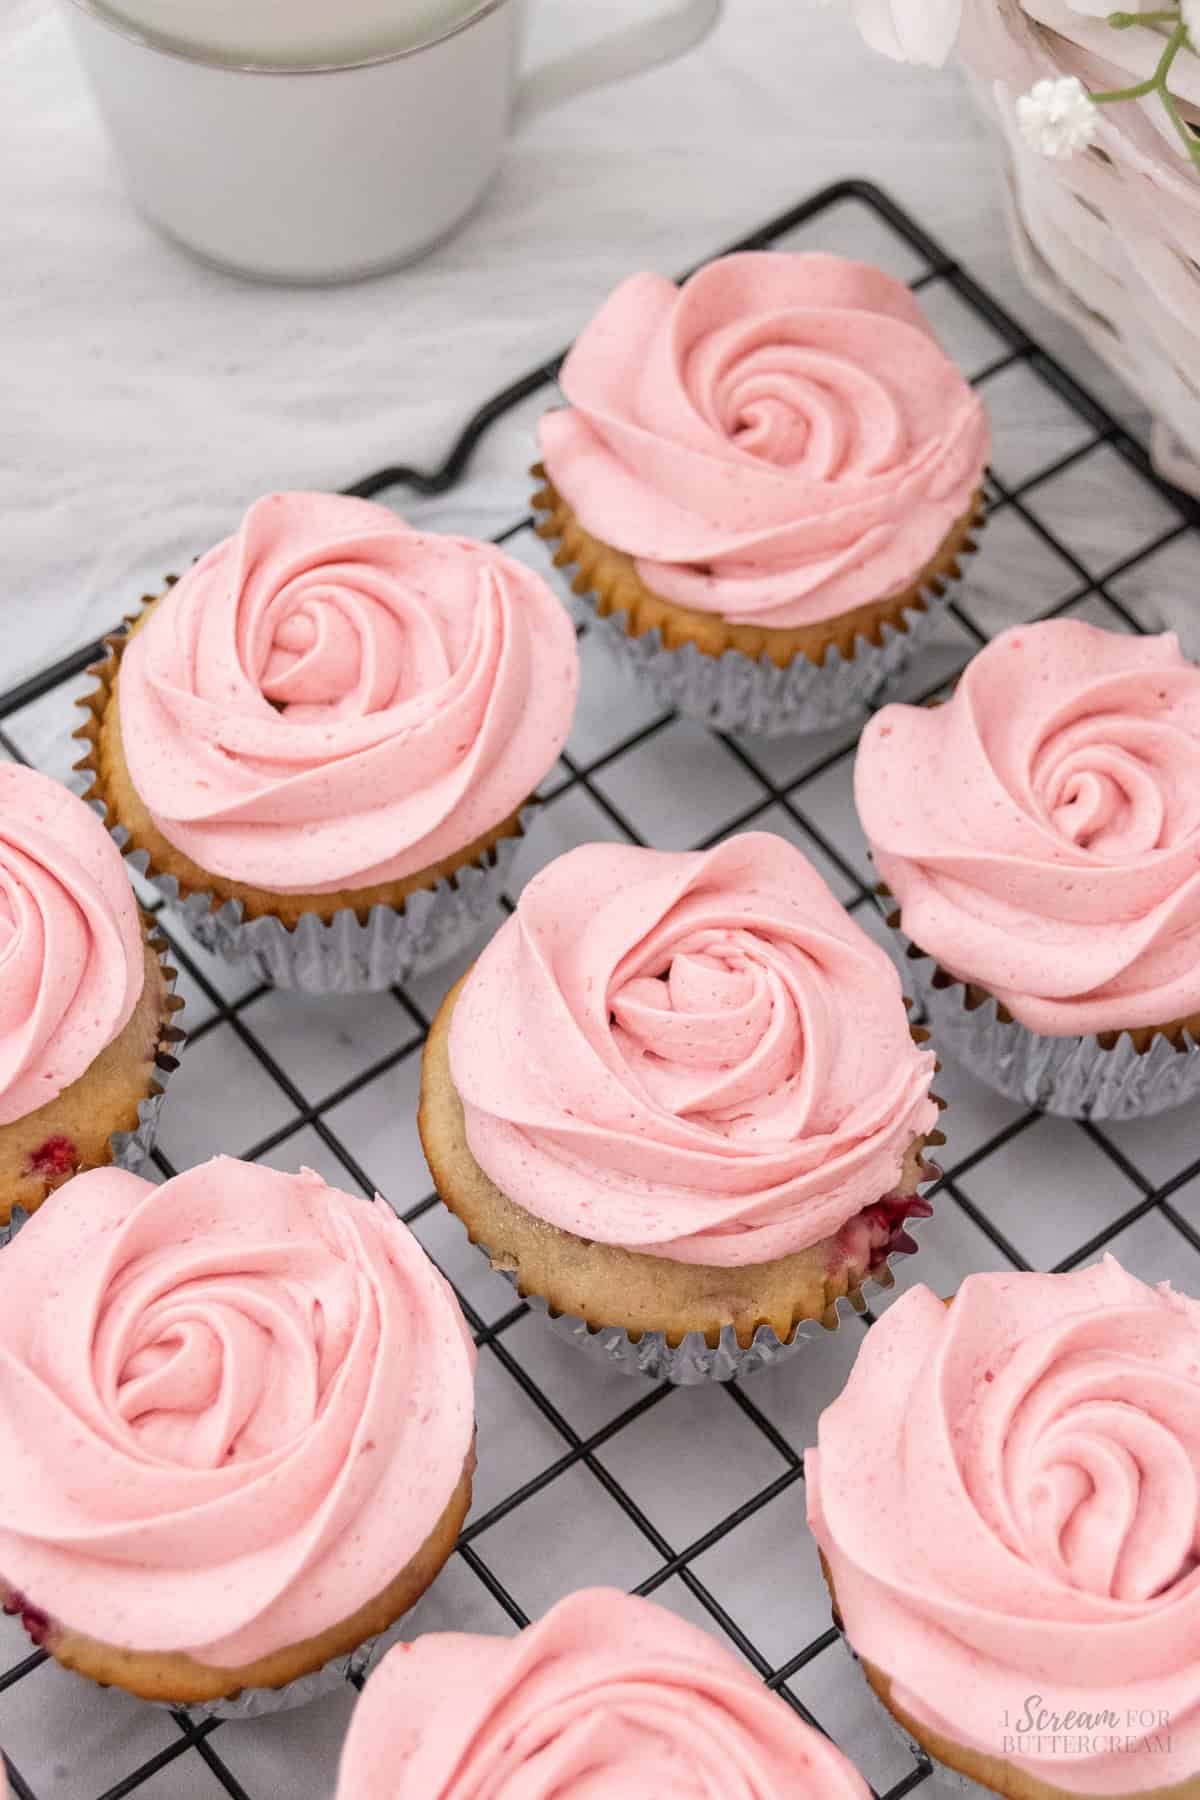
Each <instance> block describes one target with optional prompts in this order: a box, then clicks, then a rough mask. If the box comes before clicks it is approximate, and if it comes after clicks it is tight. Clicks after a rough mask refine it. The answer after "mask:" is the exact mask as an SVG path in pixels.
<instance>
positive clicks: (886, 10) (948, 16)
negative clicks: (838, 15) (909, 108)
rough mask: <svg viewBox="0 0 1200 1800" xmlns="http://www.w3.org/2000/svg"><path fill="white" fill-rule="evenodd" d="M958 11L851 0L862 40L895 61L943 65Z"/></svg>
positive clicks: (943, 1) (945, 2)
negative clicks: (852, 0)
mask: <svg viewBox="0 0 1200 1800" xmlns="http://www.w3.org/2000/svg"><path fill="white" fill-rule="evenodd" d="M1193 3H1194V4H1195V3H1200V0H1193ZM962 10H963V0H854V16H855V18H856V19H857V21H858V29H859V30H860V31H861V32H862V35H863V37H864V38H865V39H866V40H867V42H868V44H870V46H871V48H872V49H873V50H882V51H883V53H884V55H885V56H890V57H892V58H893V59H894V60H895V61H896V62H909V63H932V64H935V65H938V64H941V63H944V62H945V60H946V58H947V57H948V56H949V54H950V52H951V50H952V49H953V48H954V41H955V39H956V38H957V36H958V28H959V26H960V25H961V23H962Z"/></svg>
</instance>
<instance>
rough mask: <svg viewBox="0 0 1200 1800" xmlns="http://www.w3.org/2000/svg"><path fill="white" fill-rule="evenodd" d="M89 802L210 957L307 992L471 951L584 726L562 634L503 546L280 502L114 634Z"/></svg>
mask: <svg viewBox="0 0 1200 1800" xmlns="http://www.w3.org/2000/svg"><path fill="white" fill-rule="evenodd" d="M98 673H99V676H100V686H99V688H98V690H97V692H96V693H95V694H94V695H93V696H92V697H91V699H90V700H89V701H88V702H87V703H86V704H87V705H88V707H89V710H90V713H91V717H90V719H89V721H88V723H87V725H86V726H85V727H84V728H83V730H82V731H81V733H80V735H81V736H82V737H85V738H86V739H87V740H88V741H89V744H90V746H91V748H90V751H89V754H88V755H87V757H86V758H85V759H84V762H83V763H82V764H81V765H80V766H81V767H84V768H87V769H89V770H91V772H92V776H93V786H92V789H91V794H90V796H89V797H90V798H95V799H97V800H100V801H102V802H103V803H104V806H105V808H106V810H107V817H108V823H109V826H110V827H111V829H112V830H113V831H114V833H115V834H119V838H120V841H121V842H122V843H123V844H124V845H125V847H126V850H127V852H128V853H130V854H131V855H132V856H133V857H135V858H136V859H137V864H138V866H139V867H141V868H143V869H145V870H146V871H147V872H148V873H149V875H150V878H151V879H152V880H153V881H154V882H155V883H156V885H158V886H159V887H160V888H161V889H162V891H163V892H164V893H166V894H167V895H168V897H169V898H171V899H174V900H177V901H178V902H180V903H181V905H182V907H183V911H184V915H185V917H186V919H187V921H188V924H189V925H190V927H191V929H192V930H193V931H194V932H195V934H196V936H197V937H198V938H199V939H200V940H201V942H202V943H204V944H205V945H206V946H207V947H208V948H210V949H214V950H216V951H218V952H220V953H222V954H224V955H227V956H231V957H235V958H244V959H246V960H248V961H249V962H250V963H251V964H252V966H253V967H254V969H255V972H256V973H257V974H258V975H259V976H260V977H261V978H262V979H263V980H266V981H272V982H275V983H277V984H278V985H280V986H283V987H297V988H302V989H304V990H305V991H307V992H310V993H319V992H336V993H349V992H359V991H363V990H366V989H373V988H382V987H387V986H389V985H391V984H392V983H393V982H395V981H398V980H400V979H402V978H403V977H404V976H405V975H407V974H408V973H409V972H411V971H412V970H413V969H414V968H416V967H425V966H427V965H428V964H430V963H432V962H435V961H437V960H439V959H440V958H442V957H445V956H447V955H450V954H453V952H454V951H455V950H456V949H458V948H460V947H461V945H462V944H463V943H464V942H469V941H470V939H471V938H472V937H474V936H475V935H477V933H478V931H479V930H480V927H481V924H482V921H483V920H484V919H485V917H486V916H487V915H488V913H489V912H490V910H491V908H492V905H493V903H494V901H495V899H496V898H497V896H498V894H499V890H500V888H501V886H502V885H503V881H504V877H505V875H506V873H507V870H508V867H509V865H510V863H511V860H512V857H513V855H514V854H515V850H516V847H517V843H518V840H519V838H520V835H521V829H522V809H523V808H524V807H525V805H526V803H527V801H528V800H529V798H530V796H531V794H532V792H533V790H534V788H535V787H536V786H537V784H538V782H539V781H540V780H541V779H542V777H543V776H544V775H545V774H546V772H547V770H548V769H549V768H550V767H551V766H552V764H553V763H554V760H555V758H556V757H557V755H558V752H559V751H560V749H561V748H562V746H563V743H564V742H565V740H566V736H567V732H568V730H569V729H570V725H571V719H572V715H573V711H574V706H575V694H576V689H577V685H578V657H577V654H576V647H575V635H574V631H573V629H572V626H571V623H570V621H569V619H568V618H567V616H566V614H565V612H564V611H563V609H562V607H561V606H560V605H559V603H558V601H557V600H556V598H555V597H554V595H553V594H552V593H551V592H550V589H549V588H548V587H547V586H546V585H545V583H544V582H543V581H541V580H540V578H539V577H538V576H536V575H535V574H533V572H532V571H531V570H529V569H527V568H525V567H524V566H523V565H522V564H520V563H517V562H514V561H513V560H512V559H511V558H510V557H507V556H505V555H504V554H503V553H502V552H501V551H500V550H498V549H496V547H495V546H494V545H492V544H476V543H472V542H471V541H470V540H468V539H466V538H456V537H440V536H434V535H425V534H423V533H420V532H416V531H411V530H410V529H409V528H408V527H407V526H406V525H404V524H403V523H402V522H401V521H400V520H399V519H397V518H396V517H395V515H394V514H393V513H390V512H388V511H387V509H386V508H384V507H381V506H373V505H371V504H370V503H369V502H367V501H365V500H350V499H346V498H344V497H341V496H338V495H334V494H271V495H268V496H267V497H266V498H265V499H262V500H259V501H256V503H255V504H254V505H253V506H252V507H251V508H250V510H249V512H248V513H247V514H246V517H245V518H244V520H243V521H242V524H241V527H240V528H239V530H238V531H237V533H236V534H235V535H234V536H233V537H231V538H229V539H227V540H226V541H225V542H224V543H221V544H218V545H217V547H216V548H215V549H214V550H210V551H209V553H208V554H207V555H206V556H203V557H201V559H200V561H199V562H197V563H196V564H195V565H194V567H193V568H192V569H191V570H190V571H189V573H188V574H187V575H185V576H184V578H183V580H182V581H180V582H178V583H177V584H176V585H174V586H173V587H171V588H169V589H168V591H167V592H165V593H164V594H163V595H161V596H160V597H159V598H158V599H157V600H155V601H153V602H152V603H151V604H150V605H149V606H148V607H147V609H146V610H145V611H144V612H143V613H142V614H141V615H140V617H139V618H138V619H137V620H136V621H135V623H134V626H133V630H132V631H131V632H130V633H129V635H128V636H127V637H125V638H120V639H115V640H113V641H112V642H111V645H110V651H109V656H108V659H107V661H106V662H105V663H104V664H102V665H101V667H100V669H99V671H98Z"/></svg>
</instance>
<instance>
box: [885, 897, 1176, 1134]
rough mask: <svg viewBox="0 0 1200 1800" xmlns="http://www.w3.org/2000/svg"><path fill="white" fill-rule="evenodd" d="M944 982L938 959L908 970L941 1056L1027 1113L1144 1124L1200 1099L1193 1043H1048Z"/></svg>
mask: <svg viewBox="0 0 1200 1800" xmlns="http://www.w3.org/2000/svg"><path fill="white" fill-rule="evenodd" d="M885 910H887V911H888V912H889V913H890V912H892V911H893V910H894V902H892V901H888V902H887V903H886V907H885ZM898 935H901V936H902V935H903V934H902V933H900V934H898ZM905 941H906V942H907V940H905ZM938 976H939V970H938V965H937V963H936V962H935V961H934V960H933V959H932V958H931V957H928V956H920V955H918V956H912V957H910V958H909V959H908V961H907V962H906V963H905V985H906V986H907V987H911V990H912V995H913V999H914V1000H915V1001H917V1002H918V1004H919V1005H921V1006H922V1007H923V1008H924V1010H925V1014H926V1018H927V1022H928V1024H929V1028H930V1030H931V1031H932V1033H933V1041H934V1043H936V1045H937V1047H938V1051H939V1053H941V1054H943V1055H946V1056H952V1057H954V1058H955V1059H956V1060H957V1061H958V1062H961V1063H963V1064H964V1065H965V1066H966V1067H967V1068H969V1069H970V1070H971V1071H972V1073H974V1074H975V1075H978V1077H979V1079H980V1080H981V1081H986V1082H987V1084H988V1086H989V1087H993V1088H996V1089H998V1090H999V1092H1000V1093H1002V1094H1006V1095H1007V1096H1008V1098H1009V1099H1010V1100H1015V1101H1017V1102H1019V1103H1020V1104H1021V1105H1022V1106H1031V1107H1037V1108H1038V1109H1039V1110H1040V1111H1041V1112H1047V1113H1056V1114H1058V1115H1059V1116H1060V1117H1061V1118H1066V1119H1140V1118H1146V1117H1148V1116H1149V1115H1150V1114H1152V1113H1160V1112H1166V1111H1167V1110H1168V1109H1169V1108H1171V1107H1173V1106H1185V1105H1187V1103H1188V1102H1189V1101H1195V1100H1197V1099H1200V1044H1197V1043H1196V1040H1195V1039H1194V1038H1192V1037H1190V1036H1188V1037H1185V1038H1184V1040H1183V1047H1182V1048H1179V1047H1177V1046H1176V1045H1175V1044H1173V1043H1172V1042H1170V1040H1169V1039H1167V1038H1165V1037H1159V1038H1155V1040H1154V1041H1153V1043H1152V1044H1151V1046H1150V1048H1149V1049H1148V1050H1146V1051H1144V1052H1139V1051H1137V1050H1135V1048H1134V1046H1133V1042H1132V1040H1131V1039H1130V1038H1129V1036H1128V1035H1123V1036H1121V1037H1119V1038H1118V1039H1117V1042H1116V1044H1115V1045H1114V1046H1113V1048H1112V1049H1111V1050H1106V1049H1105V1048H1104V1046H1103V1044H1101V1043H1100V1041H1099V1039H1098V1038H1096V1037H1094V1036H1089V1037H1046V1036H1044V1035H1043V1034H1042V1033H1041V1032H1038V1031H1031V1030H1030V1029H1029V1027H1028V1026H1027V1025H1020V1024H1018V1023H1017V1022H1016V1020H1011V1019H1010V1020H1005V1019H1002V1018H1001V1017H1000V1006H999V1003H998V1002H997V1001H996V1000H992V999H989V1000H985V1001H984V1003H983V1004H982V1005H981V1006H977V1007H975V1008H974V1010H969V1009H968V1007H967V1006H966V1003H965V1002H966V990H965V988H964V987H963V984H962V983H961V982H959V981H951V982H950V983H949V984H948V985H943V986H939V985H937V978H938ZM941 980H942V981H943V982H944V981H945V977H944V976H942V977H941Z"/></svg>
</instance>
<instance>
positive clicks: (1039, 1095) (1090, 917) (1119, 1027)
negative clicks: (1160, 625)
mask: <svg viewBox="0 0 1200 1800" xmlns="http://www.w3.org/2000/svg"><path fill="white" fill-rule="evenodd" d="M855 796H856V800H857V804H858V812H859V817H860V819H861V820H862V826H863V830H864V831H865V832H866V835H867V838H868V839H869V841H870V845H871V851H872V854H873V856H874V859H875V866H876V869H877V870H878V872H879V875H880V877H881V880H882V883H883V885H884V888H885V889H886V895H885V899H886V901H887V906H888V910H889V915H890V917H891V919H892V922H893V923H894V924H895V926H896V928H897V930H901V931H903V933H904V936H905V938H906V939H907V940H908V946H909V947H908V955H909V958H910V964H909V966H910V968H911V971H912V981H913V985H914V988H915V989H916V991H917V993H918V994H919V996H920V998H921V1000H922V1002H923V1003H924V1005H925V1006H926V1008H927V1010H928V1013H929V1017H930V1020H931V1022H932V1024H933V1028H934V1031H935V1034H936V1036H937V1040H938V1044H939V1046H940V1047H942V1048H944V1049H946V1050H948V1051H950V1052H952V1053H953V1054H955V1055H957V1056H959V1057H960V1058H961V1059H962V1060H963V1061H964V1062H965V1063H966V1064H967V1065H968V1066H969V1067H970V1068H971V1069H972V1070H973V1071H974V1073H975V1074H977V1075H978V1076H979V1077H980V1078H981V1079H982V1080H984V1081H986V1082H988V1083H990V1085H991V1086H993V1087H995V1088H998V1089H999V1090H1000V1091H1001V1092H1002V1093H1005V1094H1007V1095H1009V1097H1010V1098H1012V1099H1014V1100H1019V1101H1021V1102H1022V1103H1023V1104H1024V1105H1026V1106H1037V1107H1042V1108H1043V1109H1044V1110H1045V1111H1047V1112H1052V1113H1062V1114H1065V1115H1067V1116H1069V1117H1073V1118H1116V1119H1124V1118H1132V1117H1135V1116H1137V1115H1139V1114H1145V1113H1154V1112H1159V1111H1161V1110H1163V1108H1165V1107H1169V1106H1178V1105H1182V1104H1183V1103H1184V1102H1185V1101H1189V1100H1191V1101H1194V1100H1195V1098H1196V1097H1197V1095H1200V1048H1198V1047H1197V1040H1198V1038H1200V669H1197V668H1196V667H1194V666H1193V665H1192V664H1191V663H1189V662H1187V660H1186V659H1185V658H1184V656H1183V655H1182V653H1181V652H1180V649H1179V644H1178V642H1177V640H1176V639H1175V638H1174V636H1172V635H1169V634H1168V635H1165V636H1162V637H1144V638H1139V637H1128V636H1126V635H1124V634H1123V633H1117V632H1112V631H1101V630H1100V629H1099V628H1098V627H1096V626H1094V625H1087V624H1084V623H1083V622H1082V621H1080V620H1074V619H1054V620H1050V621H1048V622H1046V623H1044V624H1041V625H1028V626H1024V627H1019V628H1016V629H1014V630H1011V631H1006V632H1003V633H1002V634H1001V635H1000V636H999V637H997V638H995V639H994V640H993V642H992V643H990V644H989V645H988V646H987V648H986V649H984V650H981V651H980V652H979V654H978V656H976V657H975V658H974V660H973V661H972V662H971V663H970V664H969V665H968V667H967V669H966V671H965V673H964V674H963V676H962V679H961V680H960V682H959V684H958V687H957V688H956V690H955V693H954V696H953V698H952V699H951V700H950V702H949V703H948V704H947V705H945V706H941V707H934V708H928V707H912V706H889V707H885V708H884V710H883V711H882V712H881V713H879V714H878V715H877V716H876V717H875V718H874V719H872V721H871V723H870V724H869V725H868V727H867V729H866V731H865V732H864V733H863V737H862V743H861V745H860V747H859V751H858V760H857V764H856V768H855Z"/></svg>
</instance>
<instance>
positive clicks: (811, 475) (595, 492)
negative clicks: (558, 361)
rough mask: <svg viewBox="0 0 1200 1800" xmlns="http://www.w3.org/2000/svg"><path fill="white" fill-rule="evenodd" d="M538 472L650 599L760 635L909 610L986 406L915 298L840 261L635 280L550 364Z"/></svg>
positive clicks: (808, 258) (759, 259) (720, 266)
mask: <svg viewBox="0 0 1200 1800" xmlns="http://www.w3.org/2000/svg"><path fill="white" fill-rule="evenodd" d="M559 379H560V383H561V386H562V390H563V393H564V395H565V397H566V399H567V402H568V405H567V406H566V408H564V409H562V410H560V411H556V412H552V413H550V414H548V415H547V417H546V418H544V419H543V421H542V424H541V445H542V454H543V460H544V462H545V467H546V472H547V474H548V475H549V477H550V479H551V480H552V481H553V483H554V485H555V487H556V488H557V490H558V492H559V493H560V494H561V495H562V496H563V498H564V499H565V500H566V501H567V502H568V503H569V505H570V506H571V508H572V509H573V511H574V513H575V516H576V517H577V519H578V520H579V522H580V524H582V525H583V526H584V528H585V529H586V530H587V531H588V532H590V533H591V534H592V535H593V536H594V537H596V538H598V539H601V540H602V541H603V542H604V543H606V544H609V545H612V546H614V547H615V548H616V549H618V550H623V551H625V552H627V553H628V554H629V555H630V556H632V557H633V558H634V559H635V562H636V565H637V570H638V573H639V575H640V576H641V578H642V580H643V581H644V583H645V584H646V586H647V587H648V588H650V589H651V590H652V591H653V592H654V593H656V594H660V595H662V596H663V597H664V598H666V599H668V600H673V601H676V602H678V603H679V604H681V605H684V606H689V607H696V608H698V609H699V610H701V611H704V612H717V613H720V614H722V615H723V616H724V617H725V618H727V619H730V620H733V621H736V622H742V623H746V624H754V625H765V626H782V627H787V626H797V625H807V624H811V623H814V622H817V621H820V620H822V619H828V618H833V617H835V616H836V615H837V614H839V613H843V612H848V611H852V610H853V609H854V608H855V607H858V606H862V605H866V604H868V603H870V602H872V601H876V600H883V599H886V598H888V597H889V596H890V595H892V594H898V593H901V592H902V591H903V590H904V589H905V588H907V587H908V586H910V585H911V583H912V582H913V581H914V580H915V578H916V577H917V576H918V575H919V574H920V573H921V571H922V570H923V569H925V568H926V566H927V565H928V564H929V563H930V562H931V561H932V560H933V559H934V557H935V555H936V553H937V551H938V550H939V549H940V547H941V546H942V544H943V543H944V541H945V540H946V538H947V537H948V536H949V534H950V532H951V529H952V527H953V526H954V525H955V524H956V523H957V522H958V521H959V520H961V519H963V518H964V517H965V515H966V514H967V513H968V512H969V510H970V508H971V505H972V500H973V497H974V495H975V493H976V490H977V489H978V486H979V482H980V479H981V476H982V473H983V468H984V464H985V462H986V460H987V454H988V442H989V439H988V429H987V423H986V419H985V416H984V412H983V407H982V404H981V402H980V400H979V398H978V396H977V395H975V394H974V393H972V391H971V389H970V388H969V387H968V385H967V383H966V382H965V381H964V379H963V377H962V375H961V374H960V373H959V371H958V370H957V369H956V368H955V366H954V364H953V363H952V362H950V360H949V359H948V358H947V357H946V355H945V354H944V352H943V351H942V350H941V349H940V348H939V346H938V344H937V343H936V341H935V339H934V337H933V334H932V332H931V330H930V327H929V324H928V322H927V321H926V319H925V317H924V315H923V314H922V312H921V309H920V307H919V306H918V304H917V302H916V300H915V299H914V298H913V296H912V294H911V293H910V292H909V290H908V289H907V288H906V287H904V286H903V285H902V284H901V283H900V282H898V281H894V280H893V279H892V278H891V277H890V276H888V275H885V274H883V273H882V271H880V270H878V269H873V268H870V267H868V266H867V265H865V264H862V263H853V262H847V261H845V260H844V259H842V258H841V257H836V256H825V255H796V254H786V253H781V252H777V251H771V252H761V253H747V254H742V255H737V256H727V257H722V258H721V259H720V260H719V261H717V262H714V263H710V264H709V265H708V266H707V267H706V268H703V269H701V270H700V272H699V273H698V274H696V275H693V276H692V277H691V279H690V280H688V281H686V282H685V283H684V284H683V286H682V288H677V287H676V286H675V284H674V283H673V282H671V281H668V280H666V279H665V278H664V277H663V276H660V275H651V274H642V275H634V276H631V277H630V279H629V280H627V281H625V282H623V283H622V285H621V286H620V287H619V288H618V289H617V290H616V292H615V293H614V294H613V295H612V296H611V297H610V299H608V300H607V301H606V302H605V304H604V306H603V307H602V308H601V309H600V311H599V313H598V314H597V315H596V317H595V318H594V319H593V320H592V322H591V323H590V324H589V325H588V326H587V327H586V329H585V330H584V331H583V333H582V334H581V335H580V337H579V339H578V340H577V342H576V344H575V346H574V348H573V349H572V351H571V353H570V355H569V356H568V357H567V359H566V361H565V363H564V364H563V368H562V372H561V375H560V378H559Z"/></svg>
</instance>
